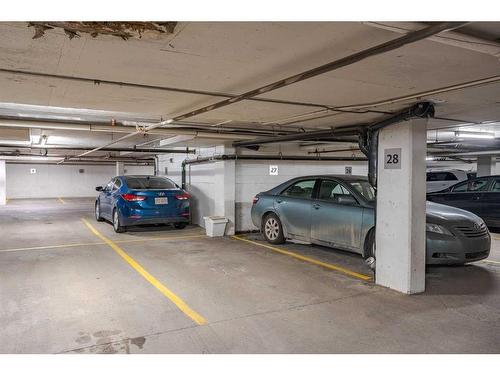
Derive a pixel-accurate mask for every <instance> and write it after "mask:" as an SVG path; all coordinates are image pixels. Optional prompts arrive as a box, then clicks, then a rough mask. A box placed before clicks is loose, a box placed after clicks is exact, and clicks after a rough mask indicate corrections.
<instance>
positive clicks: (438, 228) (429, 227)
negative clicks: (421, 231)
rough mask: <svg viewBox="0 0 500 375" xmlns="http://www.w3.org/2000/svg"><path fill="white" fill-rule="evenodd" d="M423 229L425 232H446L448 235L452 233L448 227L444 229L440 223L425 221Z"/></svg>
mask: <svg viewBox="0 0 500 375" xmlns="http://www.w3.org/2000/svg"><path fill="white" fill-rule="evenodd" d="M425 230H426V231H427V232H433V233H439V234H446V235H448V236H452V235H453V234H452V233H451V232H450V231H449V230H448V229H446V228H445V227H443V226H442V225H439V224H431V223H427V224H425Z"/></svg>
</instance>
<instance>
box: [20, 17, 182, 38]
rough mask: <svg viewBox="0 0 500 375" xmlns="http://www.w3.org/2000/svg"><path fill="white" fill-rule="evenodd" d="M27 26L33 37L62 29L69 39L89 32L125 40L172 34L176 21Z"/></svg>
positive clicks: (94, 36) (56, 23)
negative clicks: (149, 35)
mask: <svg viewBox="0 0 500 375" xmlns="http://www.w3.org/2000/svg"><path fill="white" fill-rule="evenodd" d="M28 26H29V27H33V28H34V29H35V34H34V35H33V39H38V38H41V37H43V36H44V35H45V32H46V31H48V30H54V29H62V30H64V32H65V33H66V35H67V36H68V38H69V39H73V38H75V37H76V38H79V37H80V34H89V35H90V36H92V37H93V38H96V37H97V36H99V35H112V36H116V37H119V38H122V39H123V40H127V39H129V38H139V39H140V38H142V36H143V34H144V33H154V34H158V35H159V34H166V35H168V34H172V33H173V32H174V30H175V27H176V26H177V22H76V21H71V22H28Z"/></svg>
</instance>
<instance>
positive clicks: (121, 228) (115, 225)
mask: <svg viewBox="0 0 500 375" xmlns="http://www.w3.org/2000/svg"><path fill="white" fill-rule="evenodd" d="M113 229H114V230H115V232H116V233H123V232H125V229H126V228H125V227H124V226H122V225H121V223H120V213H119V212H118V209H117V208H115V209H114V210H113Z"/></svg>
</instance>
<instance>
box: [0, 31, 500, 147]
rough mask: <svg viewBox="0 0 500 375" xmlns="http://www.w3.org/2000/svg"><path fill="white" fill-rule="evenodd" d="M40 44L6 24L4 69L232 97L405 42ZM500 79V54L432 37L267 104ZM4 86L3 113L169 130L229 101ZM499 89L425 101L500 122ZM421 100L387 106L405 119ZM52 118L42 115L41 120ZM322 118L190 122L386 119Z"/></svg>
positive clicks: (205, 34) (79, 86) (221, 117)
mask: <svg viewBox="0 0 500 375" xmlns="http://www.w3.org/2000/svg"><path fill="white" fill-rule="evenodd" d="M464 32H466V33H467V34H470V35H475V36H482V37H484V38H487V39H488V40H491V41H495V40H498V39H499V38H500V23H496V22H495V23H491V22H490V23H471V24H468V25H467V26H466V27H465V28H464ZM33 35H34V30H33V28H31V27H27V23H24V22H17V23H0V68H3V69H14V70H22V71H30V72H39V73H50V74H57V75H68V76H78V77H86V78H91V79H94V80H113V81H126V82H133V83H140V84H148V85H156V86H170V87H177V88H183V89H195V90H207V91H212V92H215V91H217V92H225V93H231V94H239V93H242V92H245V91H248V90H251V89H254V88H256V87H259V86H263V85H265V84H269V83H271V82H274V81H276V80H278V79H281V78H285V77H287V76H290V75H293V74H296V73H299V72H302V71H305V70H308V69H311V68H314V67H316V66H319V65H322V64H325V63H327V62H330V61H333V60H335V59H338V58H341V57H344V56H346V55H349V54H351V53H354V52H357V51H360V50H363V49H366V48H368V47H371V46H373V45H376V44H378V43H382V42H385V41H387V40H391V39H394V38H396V37H398V36H400V35H399V34H396V33H394V32H392V31H388V30H383V29H378V28H373V27H371V26H369V25H366V24H364V23H361V22H360V23H357V22H304V23H283V22H278V23H274V22H255V23H251V22H247V23H231V22H225V23H223V22H211V23H204V22H188V23H186V22H181V23H178V24H177V26H176V27H175V30H174V32H173V34H160V35H150V34H147V35H144V36H143V37H142V38H130V39H128V40H122V39H120V38H117V37H114V36H107V35H99V36H97V37H96V38H93V37H92V36H90V35H88V34H82V35H81V37H79V38H73V39H69V38H68V35H66V34H65V32H64V31H63V30H62V29H54V30H47V31H46V32H45V34H44V35H43V36H42V37H40V38H38V39H32V37H33ZM492 43H495V42H492ZM499 74H500V61H499V58H498V56H496V57H495V56H492V55H488V54H485V53H479V52H477V51H472V50H468V49H464V48H459V47H456V46H451V45H445V44H442V43H437V42H434V41H430V40H425V41H420V42H416V43H413V44H411V45H408V46H405V47H402V48H400V49H397V50H394V51H391V52H388V53H385V54H382V55H379V56H375V57H371V58H369V59H367V60H365V61H362V62H359V63H356V64H354V65H351V66H347V67H344V68H341V69H339V70H336V71H334V72H331V73H326V74H323V75H320V76H318V77H315V78H312V79H309V80H306V81H303V82H299V83H297V84H293V85H291V86H288V87H285V88H282V89H278V90H275V91H272V92H270V93H267V94H265V95H264V96H265V97H266V98H273V99H280V100H292V101H301V102H313V103H319V104H324V105H330V106H343V105H354V104H359V103H366V102H376V101H381V100H384V99H388V98H393V97H399V96H406V95H410V94H414V93H418V92H421V91H427V90H432V89H435V88H440V87H444V86H449V85H454V84H458V83H462V82H466V81H472V80H477V79H481V78H485V77H489V76H494V75H499ZM0 85H1V87H2V90H0V111H2V104H1V103H19V104H30V105H39V106H44V107H46V106H48V107H63V108H70V110H69V112H70V113H71V112H74V113H75V116H80V117H82V118H84V117H85V116H89V118H92V116H96V113H93V112H89V111H81V109H88V110H103V111H113V112H114V113H104V115H103V116H104V117H105V118H118V119H127V118H133V119H141V118H142V119H145V120H147V121H158V120H160V119H162V118H163V119H165V118H170V117H173V116H175V115H178V114H181V113H183V112H185V111H189V110H193V109H197V108H198V107H201V106H204V105H208V104H211V103H215V102H217V101H219V100H221V98H220V97H210V96H202V95H195V94H186V93H178V92H168V91H161V90H151V89H141V88H130V87H125V86H123V87H119V86H111V85H106V84H100V85H99V84H94V83H92V82H76V81H69V80H61V79H56V78H46V77H36V76H26V75H21V74H12V73H5V72H0ZM499 87H500V86H499V84H498V83H496V84H489V85H484V86H480V87H475V88H468V89H465V90H460V91H452V92H447V93H442V94H436V95H427V96H424V97H423V98H422V99H429V100H433V101H435V102H436V103H437V104H436V111H437V115H438V116H439V117H442V118H454V119H458V120H463V122H485V121H489V122H497V121H500V89H499ZM413 101H414V100H413ZM413 101H411V100H410V101H407V102H403V103H398V104H397V105H390V106H381V107H377V108H376V109H377V110H382V111H389V110H397V109H399V108H402V107H405V106H407V105H408V104H409V103H411V102H413ZM4 107H5V105H4ZM7 107H8V105H7ZM71 108H75V109H79V110H80V111H72V110H71ZM52 110H53V109H51V108H40V111H41V112H47V111H49V112H50V111H52ZM314 111H318V109H317V108H311V107H303V106H296V105H284V104H272V103H263V102H256V101H243V102H239V103H236V104H233V105H230V106H227V107H224V108H221V109H218V110H214V111H211V112H208V113H206V114H203V115H198V116H196V117H193V118H191V119H189V121H194V122H197V123H204V124H207V126H210V125H214V124H220V123H221V122H226V126H243V127H245V126H247V127H250V128H252V129H255V128H258V129H273V128H276V126H277V124H280V126H281V128H283V129H295V128H298V127H299V128H305V129H307V128H311V129H315V128H322V127H330V126H341V125H345V124H352V123H360V122H369V121H373V120H374V119H376V118H379V117H380V116H381V115H380V114H377V113H368V114H350V113H334V114H332V113H329V114H328V116H327V117H324V116H325V113H320V114H319V115H320V116H323V117H321V118H313V119H310V118H311V117H317V116H302V115H303V114H305V113H308V112H314ZM67 112H68V111H67ZM94 118H95V117H94ZM459 125H460V126H461V123H460V122H449V121H443V120H432V121H431V122H430V124H429V128H430V129H436V128H442V127H449V126H459ZM490 126H491V125H490ZM498 126H499V128H498V130H499V131H500V125H498ZM278 128H279V126H278ZM77 133H78V132H77ZM78 134H79V135H78V136H77V135H75V134H74V132H73V133H66V134H65V135H66V136H67V137H68V136H69V138H71V135H74V136H76V137H80V141H74V142H76V143H78V144H92V145H95V144H97V145H98V144H101V143H102V142H105V140H108V139H109V138H110V137H111V135H108V136H106V137H102V134H100V135H97V136H94V135H89V136H88V137H87V136H86V137H85V139H84V138H81V137H82V134H80V133H78ZM52 135H54V134H52ZM89 137H90V138H89ZM54 139H56V138H54ZM136 141H137V139H133V140H130V142H128V144H134V143H138V142H136ZM214 142H215V141H213V142H210V141H205V142H203V143H202V144H205V143H208V144H209V143H214ZM126 144H127V143H124V145H126ZM191 144H192V141H191Z"/></svg>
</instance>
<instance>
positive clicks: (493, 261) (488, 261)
mask: <svg viewBox="0 0 500 375" xmlns="http://www.w3.org/2000/svg"><path fill="white" fill-rule="evenodd" d="M483 262H485V263H493V264H500V262H497V261H496V260H488V259H486V260H483Z"/></svg>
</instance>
